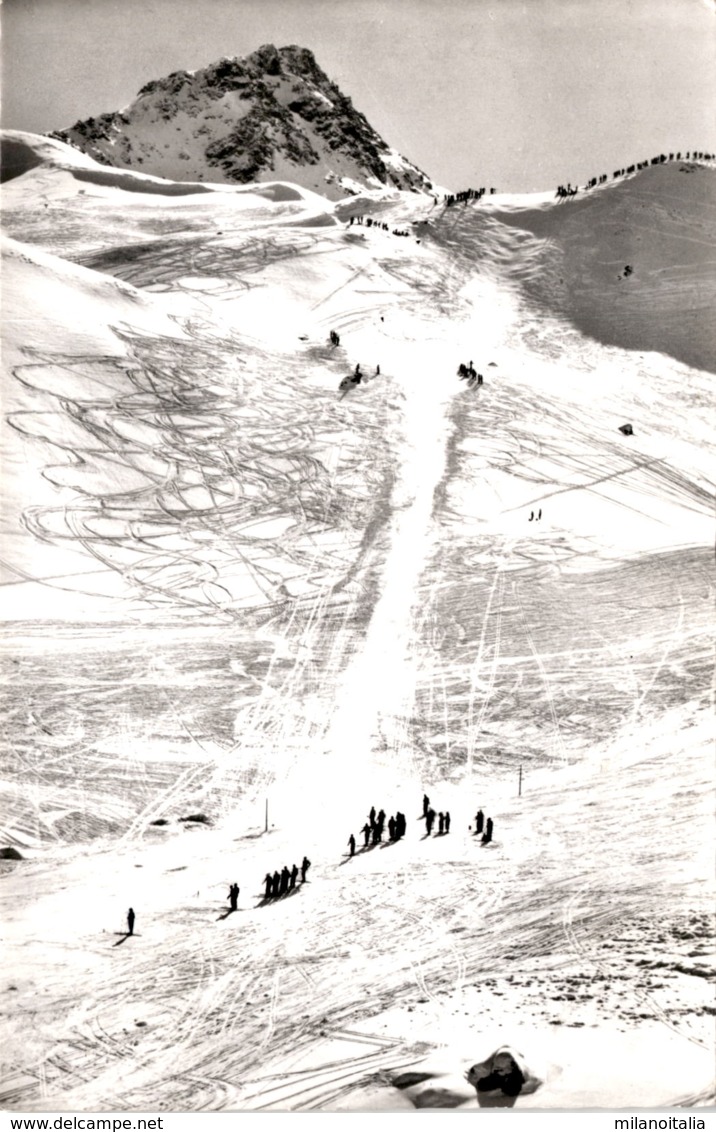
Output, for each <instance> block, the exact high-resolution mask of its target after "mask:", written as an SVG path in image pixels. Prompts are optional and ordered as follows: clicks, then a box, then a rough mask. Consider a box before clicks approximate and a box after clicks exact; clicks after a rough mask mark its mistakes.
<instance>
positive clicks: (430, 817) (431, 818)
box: [425, 809, 435, 837]
mask: <svg viewBox="0 0 716 1132" xmlns="http://www.w3.org/2000/svg"><path fill="white" fill-rule="evenodd" d="M434 824H435V810H432V809H430V810H428V812H427V814H426V815H425V829H426V831H427V834H428V837H429V836H430V834H431V833H432V832H433V826H434Z"/></svg>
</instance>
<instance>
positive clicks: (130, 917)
mask: <svg viewBox="0 0 716 1132" xmlns="http://www.w3.org/2000/svg"><path fill="white" fill-rule="evenodd" d="M135 919H136V917H135V915H134V908H130V909H129V911H128V912H127V935H134V921H135Z"/></svg>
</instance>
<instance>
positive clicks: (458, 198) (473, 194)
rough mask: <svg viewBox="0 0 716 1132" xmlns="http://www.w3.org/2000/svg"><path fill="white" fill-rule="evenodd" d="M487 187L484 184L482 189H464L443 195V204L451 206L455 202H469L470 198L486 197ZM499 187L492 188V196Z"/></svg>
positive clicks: (479, 198) (447, 206)
mask: <svg viewBox="0 0 716 1132" xmlns="http://www.w3.org/2000/svg"><path fill="white" fill-rule="evenodd" d="M486 192H487V189H486V188H485V187H484V186H483V187H482V188H481V189H462V190H461V192H459V193H449V194H448V195H447V196H446V197H443V204H444V205H445V207H446V208H450V207H451V205H453V204H467V202H468V201H469V200H481V199H482V197H484V195H485V193H486ZM496 192H497V189H490V196H493V195H494V193H496Z"/></svg>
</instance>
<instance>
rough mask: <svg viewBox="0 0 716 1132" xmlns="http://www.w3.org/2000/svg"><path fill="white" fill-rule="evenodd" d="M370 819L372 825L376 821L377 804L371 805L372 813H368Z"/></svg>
mask: <svg viewBox="0 0 716 1132" xmlns="http://www.w3.org/2000/svg"><path fill="white" fill-rule="evenodd" d="M368 821H369V822H370V824H371V825H372V824H373V822H374V821H375V806H371V808H370V813H369V814H368Z"/></svg>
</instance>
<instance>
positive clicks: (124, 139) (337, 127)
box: [51, 44, 432, 200]
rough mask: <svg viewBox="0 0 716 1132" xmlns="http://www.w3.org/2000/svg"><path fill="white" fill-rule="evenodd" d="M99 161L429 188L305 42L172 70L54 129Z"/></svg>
mask: <svg viewBox="0 0 716 1132" xmlns="http://www.w3.org/2000/svg"><path fill="white" fill-rule="evenodd" d="M51 136H52V137H55V138H58V139H60V140H61V141H65V142H69V143H70V144H71V145H74V146H76V147H77V148H78V149H81V150H82V151H83V152H84V153H86V154H88V155H89V156H91V157H93V158H94V159H95V160H96V161H99V162H101V163H102V164H105V165H113V166H117V167H120V168H128V169H141V170H142V171H143V172H145V173H151V174H153V175H155V176H159V177H166V178H169V179H171V180H175V181H214V182H217V181H218V182H224V183H229V184H244V183H247V182H251V181H266V180H272V181H273V180H285V181H293V182H294V183H297V184H299V185H302V186H304V187H306V188H310V189H313V190H314V191H318V192H320V193H322V194H323V195H324V196H327V197H329V198H331V199H334V200H335V199H338V198H340V197H343V196H345V195H346V193H349V192H359V191H363V190H364V189H375V188H381V187H383V186H385V187H393V188H397V189H408V190H418V191H430V189H431V188H432V186H431V184H430V181H429V180H428V178H427V177H426V176H425V174H424V173H422V172H421V171H420V170H419V169H418V168H417V167H416V166H414V165H412V164H411V162H409V161H407V160H406V159H405V158H403V157H401V156H400V155H399V154H397V153H396V152H395V151H394V150H392V149H391V148H390V147H389V146H388V145H387V144H386V142H385V141H383V139H382V138H381V137H380V136H379V134H377V133H376V131H375V130H374V129H373V128H372V126H371V125H370V123H369V122H368V121H367V119H366V118H365V117H364V115H363V114H361V113H359V112H358V111H357V110H356V109H355V108H354V106H353V104H352V102H351V100H350V98H347V97H346V96H345V95H344V94H343V93H342V92H341V91H340V90H339V88H338V87H337V86H336V85H335V83H333V82H332V81H331V80H330V79H329V78H328V76H327V75H326V74H325V72H324V71H322V70H321V68H320V67H319V65H318V63H317V62H316V59H315V57H314V55H313V52H312V51H309V50H308V49H307V48H305V47H298V46H295V45H293V46H288V47H280V48H276V47H274V46H273V44H264V46H262V47H259V48H258V50H256V51H254V52H252V54H250V55H248V56H246V58H244V59H239V58H236V57H227V58H223V59H219V60H218V61H217V62H216V63H212V64H211V65H210V66H208V67H206V68H204V69H203V70H199V71H194V72H192V71H175V72H173V73H172V74H170V75H167V76H166V77H165V78H161V79H156V80H153V81H151V82H148V83H146V84H145V86H143V87H142V89H141V90H140V91H139V93H138V95H137V97H136V98H135V99H134V101H133V102H131V103H130V104H129V106H127V107H125V108H124V109H123V110H121V111H116V112H114V113H109V114H102V115H100V116H99V117H97V118H88V119H86V120H85V121H81V122H76V123H75V125H74V126H72V127H70V128H69V129H67V130H60V131H57V132H55V133H53V134H52V135H51Z"/></svg>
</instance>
